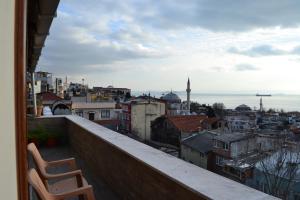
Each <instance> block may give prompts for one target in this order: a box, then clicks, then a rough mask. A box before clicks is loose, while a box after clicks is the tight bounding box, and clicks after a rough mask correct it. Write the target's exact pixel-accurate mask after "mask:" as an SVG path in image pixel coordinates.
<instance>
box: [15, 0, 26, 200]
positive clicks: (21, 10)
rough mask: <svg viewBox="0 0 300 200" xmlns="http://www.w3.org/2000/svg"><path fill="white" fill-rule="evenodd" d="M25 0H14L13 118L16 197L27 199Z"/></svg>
mask: <svg viewBox="0 0 300 200" xmlns="http://www.w3.org/2000/svg"><path fill="white" fill-rule="evenodd" d="M26 11H27V1H26V0H15V119H16V122H15V123H16V124H15V126H16V153H17V163H16V164H17V178H18V192H19V193H18V197H19V198H18V199H19V200H28V199H29V198H28V183H27V130H26V21H27V19H26V14H27V13H26Z"/></svg>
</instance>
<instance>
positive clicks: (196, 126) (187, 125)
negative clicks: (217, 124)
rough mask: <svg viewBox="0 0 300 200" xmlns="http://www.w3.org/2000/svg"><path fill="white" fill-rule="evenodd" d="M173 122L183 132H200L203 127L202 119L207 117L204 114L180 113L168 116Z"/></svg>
mask: <svg viewBox="0 0 300 200" xmlns="http://www.w3.org/2000/svg"><path fill="white" fill-rule="evenodd" d="M167 118H168V119H169V120H170V121H171V122H172V124H173V125H174V126H175V127H176V128H177V129H179V130H180V131H182V132H198V131H199V130H200V128H201V123H200V122H201V120H204V119H207V116H203V115H178V116H167Z"/></svg>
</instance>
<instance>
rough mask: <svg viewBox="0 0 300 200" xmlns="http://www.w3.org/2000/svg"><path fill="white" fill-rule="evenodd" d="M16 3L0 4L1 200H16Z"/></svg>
mask: <svg viewBox="0 0 300 200" xmlns="http://www.w3.org/2000/svg"><path fill="white" fill-rule="evenodd" d="M14 16H15V1H11V0H6V1H0V26H1V27H2V29H1V34H0V44H1V45H0V52H1V53H0V62H1V64H0V66H1V67H0V68H1V73H0V85H1V86H2V87H0V94H1V103H0V127H1V131H0V138H1V139H0V163H1V170H0V177H1V179H0V194H1V199H18V190H17V174H16V173H17V168H16V143H15V140H16V138H15V134H16V133H15V101H14V98H15V96H14V91H15V88H14V75H15V73H14V25H15V21H14V20H15V17H14Z"/></svg>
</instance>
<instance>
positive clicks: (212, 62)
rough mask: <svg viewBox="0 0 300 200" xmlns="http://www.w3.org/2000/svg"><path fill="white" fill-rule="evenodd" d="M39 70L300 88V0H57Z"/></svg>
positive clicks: (136, 84) (95, 80)
mask: <svg viewBox="0 0 300 200" xmlns="http://www.w3.org/2000/svg"><path fill="white" fill-rule="evenodd" d="M37 70H42V71H49V72H52V73H53V75H54V76H57V77H62V78H64V77H65V76H67V77H68V80H69V81H72V82H81V80H82V79H85V83H87V84H88V85H89V87H92V86H104V87H105V86H108V85H113V86H114V87H127V88H131V89H132V90H135V91H167V90H171V89H172V90H175V91H176V90H177V91H181V90H185V88H186V81H187V79H188V77H189V78H190V80H191V89H192V92H203V93H207V92H212V93H217V92H219V93H256V92H262V93H286V94H300V87H299V86H300V78H299V74H300V1H299V0H284V1H282V0H264V1H261V0H239V1H236V0H222V1H220V0H160V1H154V0H114V1H111V0H85V1H81V0H62V1H61V2H60V5H59V8H58V11H57V17H56V18H55V19H54V21H53V23H52V26H51V29H50V35H49V36H48V38H47V40H46V43H45V47H44V48H43V51H42V56H41V58H40V60H39V63H38V67H37Z"/></svg>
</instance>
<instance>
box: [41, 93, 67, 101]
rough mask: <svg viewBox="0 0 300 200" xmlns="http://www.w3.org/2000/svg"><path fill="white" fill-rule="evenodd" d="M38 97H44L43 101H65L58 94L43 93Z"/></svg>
mask: <svg viewBox="0 0 300 200" xmlns="http://www.w3.org/2000/svg"><path fill="white" fill-rule="evenodd" d="M38 95H41V96H42V99H43V101H57V100H63V99H62V98H60V97H59V96H57V95H56V94H54V93H52V92H42V93H39V94H38Z"/></svg>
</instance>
